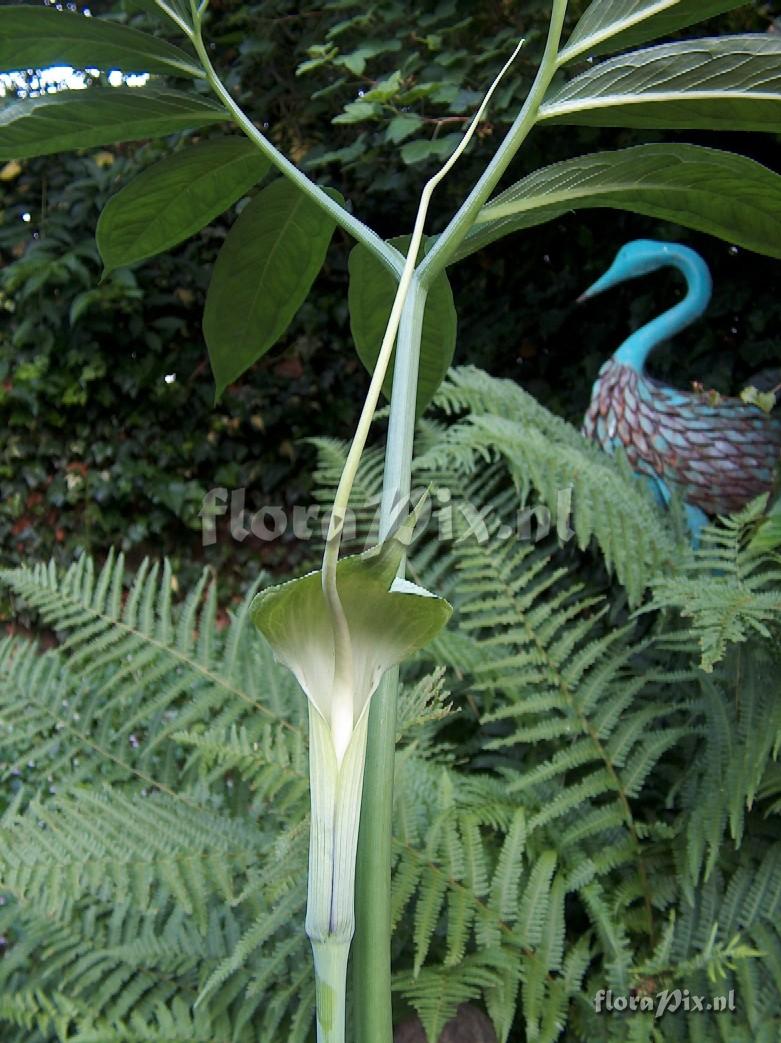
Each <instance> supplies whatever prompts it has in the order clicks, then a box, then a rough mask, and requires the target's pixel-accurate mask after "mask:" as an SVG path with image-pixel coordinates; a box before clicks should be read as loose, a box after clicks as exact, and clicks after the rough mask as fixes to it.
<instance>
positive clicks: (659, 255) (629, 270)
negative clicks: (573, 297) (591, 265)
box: [578, 239, 710, 301]
mask: <svg viewBox="0 0 781 1043" xmlns="http://www.w3.org/2000/svg"><path fill="white" fill-rule="evenodd" d="M687 262H688V264H687ZM685 265H686V267H694V268H701V267H704V265H703V262H702V259H701V258H700V256H699V254H696V253H695V252H694V250H691V249H689V247H688V246H681V245H680V243H660V242H657V241H656V240H655V239H635V240H633V241H632V242H631V243H626V244H625V245H624V246H622V247H621V249H620V250H619V251H618V253H617V254H616V256H615V258H614V260H613V263H612V264H611V265H610V267H609V268H608V270H607V271H606V272H605V274H604V275H602V276H600V278H599V279H597V281H596V282H595V283H592V285H591V286H589V288H588V289H587V290H586V291H585V293H582V294H581V295H580V297H578V301H587V300H589V299H590V298H591V297H596V295H597V294H598V293H603V292H604V291H605V290H610V289H612V288H613V287H614V286H618V284H619V283H622V282H626V281H627V280H628V279H637V278H639V277H640V276H641V275H648V274H650V273H651V272H655V271H658V270H659V269H660V268H668V267H670V266H672V267H675V268H679V269H682V270H683V271H684V274H687V273H686V268H685V267H684V266H685ZM708 281H710V280H708Z"/></svg>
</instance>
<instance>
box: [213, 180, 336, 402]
mask: <svg viewBox="0 0 781 1043" xmlns="http://www.w3.org/2000/svg"><path fill="white" fill-rule="evenodd" d="M329 194H330V195H331V196H333V197H334V198H340V197H339V196H338V193H335V192H333V191H330V192H329ZM334 227H335V223H334V221H333V220H332V219H331V218H330V217H329V216H328V215H327V214H325V213H324V212H323V211H322V210H321V209H320V207H319V206H317V204H316V203H313V202H312V201H311V200H310V199H309V198H308V197H307V196H305V195H304V194H303V193H302V192H301V191H300V189H298V188H296V186H295V185H293V184H292V183H291V182H290V181H288V180H287V179H285V178H280V179H278V180H277V181H274V182H272V184H270V185H269V186H268V188H265V189H264V190H263V191H262V192H259V193H258V195H256V196H255V198H254V199H253V200H252V202H251V203H249V204H248V205H247V206H246V207H245V208H244V209H243V210H242V212H241V214H240V215H239V217H238V219H237V221H236V223H235V224H234V225H233V227H232V228H231V230H230V232H229V233H228V237H227V239H226V240H225V243H224V245H223V247H222V249H221V250H220V253H219V256H218V258H217V263H216V264H215V266H214V272H213V273H212V279H211V283H210V284H209V292H208V294H207V296H206V310H205V312H204V316H203V332H204V336H205V337H206V343H207V345H208V348H209V358H210V359H211V364H212V370H213V372H214V380H215V383H216V385H217V397H218V398H219V396H220V395H221V394H222V392H223V391H224V390H225V388H226V387H227V386H228V384H230V383H231V382H232V381H234V380H236V379H237V377H240V376H241V374H242V373H244V371H245V370H247V369H248V368H249V367H250V366H251V365H252V364H253V363H254V362H257V360H258V359H259V358H261V357H262V356H263V355H265V353H266V352H267V351H268V350H269V348H271V347H272V346H273V345H274V344H275V343H276V342H277V340H279V338H280V337H281V336H282V334H283V333H284V332H285V330H286V329H287V327H288V325H289V324H290V321H291V320H292V318H293V316H294V315H295V313H296V312H297V311H298V309H299V308H300V307H301V305H302V304H303V303H304V301H305V300H306V297H307V294H308V293H309V290H310V288H311V286H312V283H313V282H314V281H315V277H316V275H317V273H318V272H319V271H320V269H321V267H322V265H323V261H324V260H325V255H326V251H327V250H328V244H329V242H330V241H331V236H332V234H333V230H334Z"/></svg>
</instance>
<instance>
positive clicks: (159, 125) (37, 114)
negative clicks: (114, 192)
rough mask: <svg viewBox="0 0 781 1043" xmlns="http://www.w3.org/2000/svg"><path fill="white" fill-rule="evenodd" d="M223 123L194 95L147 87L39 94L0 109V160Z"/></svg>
mask: <svg viewBox="0 0 781 1043" xmlns="http://www.w3.org/2000/svg"><path fill="white" fill-rule="evenodd" d="M225 118H226V116H225V110H224V109H223V108H221V107H220V106H219V105H217V104H215V103H214V102H212V101H206V100H205V99H203V98H200V97H199V96H198V95H196V94H183V93H181V92H179V91H161V90H154V89H153V88H151V87H112V88H111V89H110V90H109V89H105V90H74V91H63V92H62V93H60V94H43V95H41V96H40V97H37V98H25V99H24V100H22V101H14V102H11V104H10V105H5V106H4V107H3V108H1V109H0V159H28V158H29V157H30V156H46V155H49V154H50V153H52V152H64V151H67V150H68V149H81V148H93V147H94V146H96V145H110V144H113V143H114V142H117V141H134V140H136V139H138V138H159V137H162V136H163V135H165V134H174V133H176V132H177V131H181V130H192V129H193V128H195V127H202V126H205V125H206V124H207V123H217V122H220V121H222V120H225Z"/></svg>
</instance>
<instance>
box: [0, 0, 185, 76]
mask: <svg viewBox="0 0 781 1043" xmlns="http://www.w3.org/2000/svg"><path fill="white" fill-rule="evenodd" d="M52 65H72V66H74V67H75V68H77V69H93V68H94V69H121V70H122V71H123V72H155V73H161V74H164V75H166V76H188V77H202V76H203V75H204V74H203V71H202V69H201V68H200V66H199V65H198V64H197V62H196V60H195V59H194V58H192V57H190V55H188V54H187V53H186V52H185V51H182V50H181V49H180V48H179V47H174V46H173V44H170V43H166V41H165V40H159V39H158V38H157V37H156V36H150V35H149V34H148V33H142V32H139V31H138V29H131V28H129V26H126V25H119V24H118V23H116V22H109V21H103V20H102V19H100V18H85V17H84V15H81V14H73V13H71V12H70V11H58V10H56V9H55V8H54V7H48V8H47V7H34V6H32V5H31V4H25V5H24V6H21V5H19V6H16V5H12V6H9V7H0V72H15V71H17V70H21V69H45V68H48V67H49V66H52Z"/></svg>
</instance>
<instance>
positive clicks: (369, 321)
mask: <svg viewBox="0 0 781 1043" xmlns="http://www.w3.org/2000/svg"><path fill="white" fill-rule="evenodd" d="M409 238H410V237H409V236H401V237H399V238H398V239H391V244H392V245H393V246H395V247H396V249H397V250H400V251H401V252H402V253H406V251H407V247H408V246H409ZM397 285H398V283H397V281H396V280H395V279H394V277H393V276H392V275H391V273H390V272H389V271H388V269H387V268H386V267H385V266H384V265H383V264H382V263H381V262H380V261H378V260H377V259H376V258H375V257H374V255H373V254H371V253H369V251H368V250H367V249H366V248H365V247H364V246H361V245H360V244H359V245H358V246H355V247H353V250H352V252H351V253H350V289H349V305H350V328H351V330H352V334H353V339H354V340H355V346H356V348H357V350H358V355H359V357H360V359H361V362H363V364H364V366H366V368H367V370H368V371H369V372H370V373H372V372H374V366H375V364H376V362H377V356H378V354H379V352H380V345H381V344H382V338H383V335H384V334H385V327H386V326H387V324H388V317H389V316H390V312H391V308H392V307H393V298H394V296H395V293H396V287H397ZM455 349H456V309H455V305H454V303H453V291H452V290H451V289H450V283H449V282H448V280H447V277H446V276H445V275H444V274H442V275H440V276H439V277H438V278H437V279H436V280H435V282H434V285H433V286H432V287H431V290H430V292H429V295H428V300H427V301H426V312H425V315H424V318H423V333H422V338H421V345H420V370H419V374H418V397H417V403H416V415H417V416H420V415H421V413H422V412H423V410H424V409H425V408H426V406H427V405H428V404H429V402H430V401H431V399H432V398H433V397H434V394H435V392H436V390H437V388H438V387H439V385H440V384H441V383H442V380H443V378H444V376H445V374H446V373H447V371H448V368H449V366H450V365H451V363H452V361H453V354H454V352H455ZM394 358H395V348H394ZM393 363H394V359H393V358H392V359H391V364H390V366H389V367H388V373H387V375H386V377H385V380H384V381H383V385H382V390H383V392H384V394H385V396H386V398H390V394H391V388H392V385H393Z"/></svg>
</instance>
